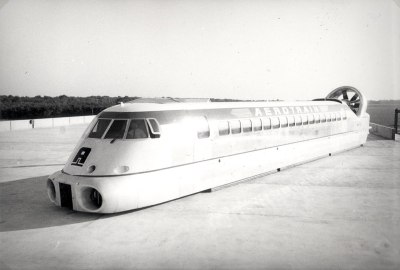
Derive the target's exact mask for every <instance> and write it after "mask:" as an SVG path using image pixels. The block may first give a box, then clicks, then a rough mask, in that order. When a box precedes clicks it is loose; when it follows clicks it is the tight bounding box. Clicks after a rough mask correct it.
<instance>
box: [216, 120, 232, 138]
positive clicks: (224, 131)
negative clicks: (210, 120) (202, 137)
mask: <svg viewBox="0 0 400 270" xmlns="http://www.w3.org/2000/svg"><path fill="white" fill-rule="evenodd" d="M218 132H219V135H220V136H224V135H229V122H228V121H221V122H219V123H218Z"/></svg>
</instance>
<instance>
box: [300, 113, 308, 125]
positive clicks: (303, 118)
mask: <svg viewBox="0 0 400 270" xmlns="http://www.w3.org/2000/svg"><path fill="white" fill-rule="evenodd" d="M301 120H302V122H303V125H308V117H307V114H302V115H301Z"/></svg>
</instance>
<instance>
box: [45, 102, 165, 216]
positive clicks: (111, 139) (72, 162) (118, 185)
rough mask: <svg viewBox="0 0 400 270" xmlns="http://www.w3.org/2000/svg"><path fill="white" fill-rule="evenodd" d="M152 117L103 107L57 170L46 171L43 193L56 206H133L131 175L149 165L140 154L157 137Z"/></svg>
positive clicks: (106, 209) (98, 209) (97, 209)
mask: <svg viewBox="0 0 400 270" xmlns="http://www.w3.org/2000/svg"><path fill="white" fill-rule="evenodd" d="M159 136H160V130H159V125H158V122H157V120H155V119H147V118H135V117H127V114H126V113H124V112H122V113H121V112H119V111H116V112H113V111H111V112H110V111H109V110H108V111H107V110H106V111H104V112H102V113H100V114H99V115H98V116H96V118H95V119H94V120H93V121H92V123H91V124H90V125H89V127H88V128H87V130H86V131H85V132H84V134H83V136H82V137H81V139H80V140H79V142H78V144H77V146H76V147H75V149H74V151H73V152H72V154H71V155H70V157H69V159H68V160H67V163H66V164H65V166H64V168H63V169H62V170H61V171H57V172H55V173H53V174H52V175H50V176H49V177H48V180H47V192H48V196H49V198H50V200H51V201H52V202H53V203H54V204H56V205H57V206H60V207H66V208H69V209H72V210H75V211H82V212H93V213H115V212H121V211H125V210H130V209H135V208H137V206H138V202H137V196H136V194H135V192H137V190H138V188H137V185H140V183H138V181H136V179H137V178H138V177H135V175H136V174H138V172H141V171H146V170H149V169H151V168H147V167H146V166H149V164H150V163H149V162H146V161H145V160H143V159H142V158H140V153H143V151H146V149H149V147H152V146H151V145H152V144H151V143H149V142H150V141H153V140H152V138H153V137H154V138H159Z"/></svg>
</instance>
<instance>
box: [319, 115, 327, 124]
mask: <svg viewBox="0 0 400 270" xmlns="http://www.w3.org/2000/svg"><path fill="white" fill-rule="evenodd" d="M319 117H320V119H321V123H325V122H326V116H325V114H323V113H321V114H320V115H319Z"/></svg>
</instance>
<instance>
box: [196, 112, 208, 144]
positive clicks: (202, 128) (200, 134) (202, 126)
mask: <svg viewBox="0 0 400 270" xmlns="http://www.w3.org/2000/svg"><path fill="white" fill-rule="evenodd" d="M196 124H197V126H198V127H197V138H199V139H205V138H208V137H210V126H209V125H208V121H207V118H205V117H200V118H199V119H198V121H196Z"/></svg>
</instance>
